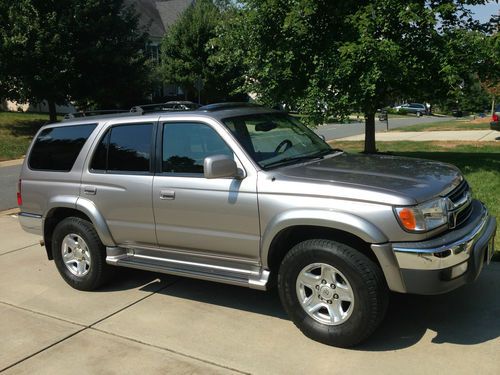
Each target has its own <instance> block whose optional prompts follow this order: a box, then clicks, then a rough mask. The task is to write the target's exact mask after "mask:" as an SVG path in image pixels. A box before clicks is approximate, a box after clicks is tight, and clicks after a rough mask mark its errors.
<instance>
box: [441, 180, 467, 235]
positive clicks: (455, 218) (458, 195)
mask: <svg viewBox="0 0 500 375" xmlns="http://www.w3.org/2000/svg"><path fill="white" fill-rule="evenodd" d="M447 198H448V199H449V200H450V202H451V207H450V208H449V211H448V212H449V216H448V223H449V227H450V228H456V227H458V226H460V225H461V224H463V223H464V222H465V221H467V219H468V218H469V216H470V215H471V213H472V205H471V203H472V199H471V193H470V188H469V184H468V183H467V181H465V180H464V181H462V183H461V184H460V185H459V186H458V187H457V188H456V189H455V190H453V191H452V192H451V193H450V194H449V195H448V197H447Z"/></svg>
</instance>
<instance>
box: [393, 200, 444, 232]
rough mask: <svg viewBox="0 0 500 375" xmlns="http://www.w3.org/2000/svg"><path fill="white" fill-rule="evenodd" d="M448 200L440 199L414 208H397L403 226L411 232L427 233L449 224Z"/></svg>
mask: <svg viewBox="0 0 500 375" xmlns="http://www.w3.org/2000/svg"><path fill="white" fill-rule="evenodd" d="M447 206H448V200H447V198H439V199H435V200H432V201H428V202H425V203H422V204H419V205H418V206H413V207H396V208H395V211H396V216H397V218H398V220H399V223H400V224H401V226H402V227H403V228H404V229H406V230H408V231H411V232H426V231H429V230H432V229H434V228H437V227H440V226H441V225H443V224H446V223H447V222H448V212H447V209H446V208H447Z"/></svg>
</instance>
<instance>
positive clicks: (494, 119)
mask: <svg viewBox="0 0 500 375" xmlns="http://www.w3.org/2000/svg"><path fill="white" fill-rule="evenodd" d="M499 117H500V105H498V106H497V107H496V108H495V112H493V114H492V116H491V122H490V128H491V129H492V130H498V131H500V124H499V121H498V119H499Z"/></svg>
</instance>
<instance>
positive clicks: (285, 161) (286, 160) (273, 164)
mask: <svg viewBox="0 0 500 375" xmlns="http://www.w3.org/2000/svg"><path fill="white" fill-rule="evenodd" d="M332 152H343V151H342V150H339V149H328V150H323V151H320V152H317V153H316V154H312V155H301V156H290V157H288V158H284V159H281V160H276V161H273V162H271V163H269V164H266V165H265V166H264V168H266V169H267V168H269V167H276V166H278V165H282V164H290V163H294V162H297V161H303V160H312V159H323V157H324V156H326V155H328V154H330V153H332Z"/></svg>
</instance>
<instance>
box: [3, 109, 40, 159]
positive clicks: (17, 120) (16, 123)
mask: <svg viewBox="0 0 500 375" xmlns="http://www.w3.org/2000/svg"><path fill="white" fill-rule="evenodd" d="M48 122H49V116H48V115H47V114H39V113H18V112H0V161H2V160H9V159H17V158H21V157H22V156H23V155H24V154H25V152H26V149H27V148H28V146H29V144H30V142H31V139H32V138H33V136H34V135H35V133H36V132H37V130H38V129H40V127H41V126H42V125H44V124H47V123H48Z"/></svg>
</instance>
